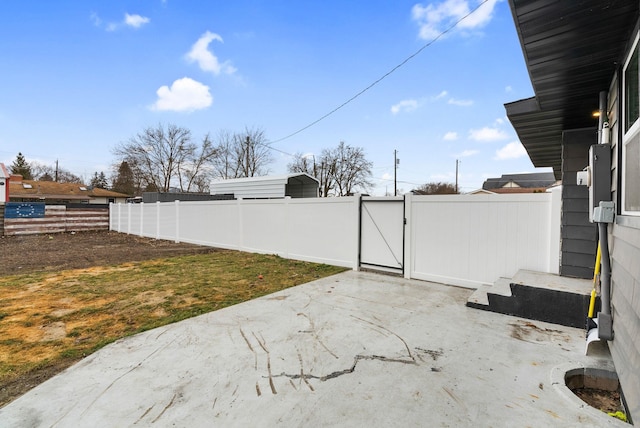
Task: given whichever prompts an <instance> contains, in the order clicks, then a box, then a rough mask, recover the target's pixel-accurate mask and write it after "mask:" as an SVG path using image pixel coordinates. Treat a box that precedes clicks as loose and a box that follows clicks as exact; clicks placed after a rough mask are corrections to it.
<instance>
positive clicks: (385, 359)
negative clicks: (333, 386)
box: [274, 354, 418, 391]
mask: <svg viewBox="0 0 640 428" xmlns="http://www.w3.org/2000/svg"><path fill="white" fill-rule="evenodd" d="M362 360H378V361H383V362H385V363H400V364H408V365H418V363H417V362H416V361H415V359H411V360H403V359H401V358H389V357H385V356H382V355H360V354H359V355H356V356H355V358H354V359H353V364H352V365H351V367H349V368H347V369H344V370H337V371H335V372H332V373H329V374H327V375H324V376H317V375H313V374H309V373H304V371H302V370H301V371H300V374H288V373H284V372H282V373H280V374H279V375H276V376H274V377H287V378H289V379H302V380H303V381H304V382H305V383H306V384H307V385H308V386H309V388H311V390H312V391H314V389H313V388H312V386H311V384H310V383H309V382H308V380H309V379H316V380H319V381H321V382H326V381H328V380H331V379H335V378H338V377H340V376H344V375H347V374H351V373H353V372H355V371H356V367H357V366H358V362H360V361H362Z"/></svg>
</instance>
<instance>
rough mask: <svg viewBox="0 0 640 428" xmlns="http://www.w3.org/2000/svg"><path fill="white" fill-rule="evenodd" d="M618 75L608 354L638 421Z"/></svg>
mask: <svg viewBox="0 0 640 428" xmlns="http://www.w3.org/2000/svg"><path fill="white" fill-rule="evenodd" d="M618 94H619V90H618V78H617V75H616V76H615V77H614V79H613V81H612V84H611V86H610V91H609V112H608V117H609V125H610V128H611V146H612V152H611V192H612V197H613V200H614V201H617V206H618V215H617V216H616V220H615V223H614V224H613V225H612V227H611V228H610V230H609V243H610V244H609V245H610V247H611V306H612V315H613V330H614V338H613V340H612V341H611V342H609V348H610V350H611V355H612V357H613V361H614V363H615V366H616V371H617V373H618V378H619V379H620V384H621V385H622V390H623V392H624V395H625V398H626V402H627V406H628V407H629V412H630V413H631V415H632V417H633V419H634V422H636V423H638V422H640V370H638V367H640V217H632V216H623V215H620V195H619V191H618V189H619V188H620V182H619V180H620V178H621V177H619V176H620V174H619V171H620V169H621V168H620V167H621V163H622V157H621V156H620V146H621V142H620V131H619V121H618V114H619V96H618Z"/></svg>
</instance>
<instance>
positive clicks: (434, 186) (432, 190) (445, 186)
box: [412, 182, 458, 195]
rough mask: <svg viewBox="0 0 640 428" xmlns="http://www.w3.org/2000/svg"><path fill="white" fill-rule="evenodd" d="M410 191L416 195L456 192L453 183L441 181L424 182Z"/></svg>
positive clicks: (450, 193)
mask: <svg viewBox="0 0 640 428" xmlns="http://www.w3.org/2000/svg"><path fill="white" fill-rule="evenodd" d="M412 192H413V193H415V194H416V195H455V194H457V193H458V192H457V191H456V186H455V185H454V184H451V183H443V182H434V183H426V184H423V185H421V186H420V187H418V188H416V189H414V190H412Z"/></svg>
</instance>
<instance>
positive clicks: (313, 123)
mask: <svg viewBox="0 0 640 428" xmlns="http://www.w3.org/2000/svg"><path fill="white" fill-rule="evenodd" d="M488 1H489V0H483V1H482V2H481V3H480V4H478V5H477V6H476V7H475V8H473V9H472V10H471V11H470V12H469V13H467V14H466V15H464V16H463V17H462V18H460V19H458V20H457V21H455V22H454V23H453V24H452V25H451V26H449V27H448V28H447V29H445V30H444V31H441V32H440V33H439V34H438V35H437V36H436V37H434V38H433V39H432V40H430V41H429V42H428V43H426V44H425V45H423V46H422V47H421V48H420V49H418V50H417V51H415V52H414V53H413V54H411V55H409V56H408V57H407V58H405V59H404V60H403V61H402V62H401V63H400V64H398V65H396V66H395V67H393V68H392V69H391V70H389V71H388V72H386V73H385V74H383V75H382V76H381V77H380V78H378V79H377V80H376V81H374V82H373V83H371V84H370V85H369V86H367V87H366V88H364V89H363V90H361V91H360V92H358V93H357V94H355V95H354V96H352V97H351V98H349V99H348V100H346V101H345V102H343V103H342V104H340V105H339V106H338V107H336V108H334V109H333V110H331V111H330V112H329V113H327V114H325V115H324V116H322V117H320V118H319V119H316V120H314V121H313V122H311V123H310V124H308V125H306V126H304V127H302V128H300V129H298V130H297V131H295V132H293V133H291V134H289V135H287V136H285V137H282V138H279V139H277V140H275V141H271V142H270V143H269V144H275V143H279V142H281V141H284V140H287V139H289V138H291V137H293V136H294V135H298V134H299V133H301V132H303V131H305V130H307V129H309V128H311V127H312V126H314V125H316V124H317V123H319V122H321V121H322V120H324V119H326V118H327V117H329V116H331V115H332V114H334V113H335V112H337V111H338V110H340V109H341V108H343V107H344V106H346V105H347V104H349V103H351V102H352V101H354V100H355V99H356V98H358V97H360V96H361V95H362V94H364V93H365V92H367V91H368V90H369V89H371V88H373V87H374V86H376V85H377V84H378V83H380V82H382V81H383V80H384V79H386V78H387V77H389V76H390V75H391V74H392V73H394V72H395V71H396V70H398V69H399V68H400V67H402V66H404V65H405V64H406V63H408V62H409V61H411V60H412V59H413V58H414V57H416V56H418V55H419V54H420V53H421V52H422V51H423V50H425V49H426V48H428V47H429V46H431V45H433V44H434V43H435V42H437V41H438V40H439V39H440V38H441V37H443V36H444V35H445V34H447V33H449V32H450V31H451V30H453V29H454V28H456V27H457V26H458V24H460V23H461V22H462V21H464V20H465V19H467V18H468V17H469V16H471V15H472V14H474V13H475V12H476V11H477V10H478V9H480V7H481V6H482V5H484V4H485V3H486V2H488ZM267 147H269V148H272V149H273V150H277V149H275V148H273V147H271V146H267ZM283 153H284V152H283Z"/></svg>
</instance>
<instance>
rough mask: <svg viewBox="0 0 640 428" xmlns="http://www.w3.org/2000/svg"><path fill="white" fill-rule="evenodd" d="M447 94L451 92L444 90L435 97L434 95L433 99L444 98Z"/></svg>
mask: <svg viewBox="0 0 640 428" xmlns="http://www.w3.org/2000/svg"><path fill="white" fill-rule="evenodd" d="M447 95H449V93H448V92H447V91H442V92H440V93H439V94H438V95H436V96H435V97H432V99H433V100H439V99H440V98H444V97H446V96H447Z"/></svg>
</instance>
